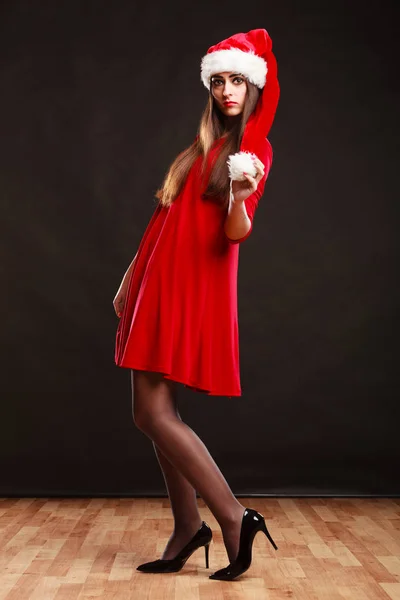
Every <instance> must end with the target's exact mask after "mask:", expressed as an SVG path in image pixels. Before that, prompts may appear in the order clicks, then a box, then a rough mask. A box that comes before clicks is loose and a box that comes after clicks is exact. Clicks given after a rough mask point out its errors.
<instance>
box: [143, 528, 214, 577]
mask: <svg viewBox="0 0 400 600" xmlns="http://www.w3.org/2000/svg"><path fill="white" fill-rule="evenodd" d="M211 540H212V531H211V529H210V527H209V526H208V525H207V523H206V522H205V521H202V523H201V527H200V528H199V529H198V530H197V531H196V533H195V534H194V536H193V537H192V539H191V540H190V541H189V542H188V543H187V544H186V546H184V547H183V548H182V550H181V551H180V552H178V554H177V555H176V556H175V557H174V558H159V559H157V560H152V561H151V562H147V563H143V564H142V565H139V566H138V567H136V570H137V571H144V572H145V573H174V572H176V571H180V570H181V569H182V567H183V565H184V564H185V562H186V561H187V559H188V558H189V556H190V555H191V554H193V552H195V550H197V549H198V548H201V546H204V550H205V558H206V568H207V569H208V566H209V565H208V553H209V550H210V543H211Z"/></svg>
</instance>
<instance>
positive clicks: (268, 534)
mask: <svg viewBox="0 0 400 600" xmlns="http://www.w3.org/2000/svg"><path fill="white" fill-rule="evenodd" d="M261 531H263V532H264V533H265V535H266V536H267V538H268V539H269V541H270V542H271V544H272V545H273V547H274V548H275V550H278V546H277V545H276V544H275V542H274V540H273V539H272V537H271V534H270V532H269V531H268V529H267V526H266V524H265V521H264V520H263V521H262V527H261Z"/></svg>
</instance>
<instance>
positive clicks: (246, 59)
mask: <svg viewBox="0 0 400 600" xmlns="http://www.w3.org/2000/svg"><path fill="white" fill-rule="evenodd" d="M222 71H236V72H238V73H242V74H243V75H245V77H247V79H248V80H249V81H250V83H254V85H256V86H257V87H259V88H263V87H264V85H265V82H266V78H267V72H268V67H267V63H266V62H265V60H264V59H263V58H262V57H261V56H258V55H257V54H255V53H254V52H253V50H249V51H248V52H245V51H244V50H240V48H229V49H227V50H216V51H215V52H210V53H209V54H206V55H205V56H203V58H202V59H201V80H202V82H203V83H204V85H205V86H206V88H207V89H210V77H211V76H212V75H214V73H219V72H222Z"/></svg>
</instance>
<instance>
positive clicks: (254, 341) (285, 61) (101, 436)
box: [0, 0, 400, 496]
mask: <svg viewBox="0 0 400 600" xmlns="http://www.w3.org/2000/svg"><path fill="white" fill-rule="evenodd" d="M394 6H395V3H394V2H393V3H390V2H379V4H376V3H374V4H372V5H371V7H369V6H368V5H367V4H366V3H361V2H344V1H339V2H338V1H329V2H313V3H312V2H301V3H300V2H293V1H292V2H290V1H286V2H276V1H274V2H265V0H263V1H261V0H259V1H254V0H253V2H252V3H251V5H250V4H243V3H239V2H236V3H232V2H226V3H222V4H221V3H219V4H218V3H211V2H209V3H207V2H197V3H196V2H195V3H187V4H181V3H171V2H168V3H167V2H165V3H160V2H156V3H155V2H151V3H150V2H142V3H140V4H139V3H135V2H132V1H129V2H128V1H127V0H123V1H117V2H113V3H111V2H108V1H107V2H106V1H96V2H92V3H87V2H74V1H68V2H67V1H58V2H54V1H51V2H50V1H39V2H27V1H25V2H23V1H21V0H14V1H12V2H11V1H10V2H3V4H2V8H1V11H2V13H1V31H0V33H1V35H0V47H1V95H0V102H1V110H0V122H1V165H0V169H1V171H0V175H1V182H0V192H1V209H2V210H1V212H2V217H1V236H0V252H1V275H2V293H1V295H0V302H1V313H2V317H3V318H2V340H1V341H2V344H1V350H2V355H1V365H2V377H1V426H0V427H1V429H0V456H1V459H0V460H1V462H0V472H1V478H0V493H1V494H2V495H7V496H10V495H34V496H40V495H45V496H50V495H70V494H71V495H80V494H85V495H86V494H87V495H98V494H99V495H106V494H111V495H112V494H116V495H118V496H122V495H125V494H126V495H141V494H143V495H147V494H148V495H152V494H154V495H157V494H161V495H165V494H166V491H165V486H164V481H163V478H162V475H161V471H160V469H159V466H158V463H157V460H156V457H155V455H154V453H153V449H152V445H151V443H150V440H149V439H148V438H147V437H146V436H145V435H144V434H143V433H142V432H140V431H139V430H138V429H137V428H136V427H135V425H134V423H133V421H132V416H131V390H130V373H129V370H126V369H120V368H118V367H116V366H115V364H114V341H115V332H116V328H117V324H118V318H117V317H116V315H115V313H114V309H113V306H112V301H113V298H114V296H115V293H116V291H117V289H118V286H119V284H120V281H121V278H122V276H123V274H124V272H125V270H126V269H127V267H128V265H129V263H130V262H131V260H132V258H133V256H134V255H135V253H136V251H137V248H138V245H139V242H140V239H141V236H142V235H143V232H144V230H145V228H146V225H147V223H148V221H149V219H150V217H151V215H152V213H153V211H154V208H155V200H154V193H155V191H156V189H157V188H158V187H159V185H160V183H161V181H162V178H163V176H164V174H165V172H166V170H167V168H168V166H169V164H170V163H171V162H172V160H173V159H174V158H175V156H176V155H177V153H178V152H180V151H181V150H183V149H184V148H185V147H186V146H188V145H189V144H190V143H191V142H192V140H193V138H194V136H195V134H196V133H197V126H198V123H199V119H200V115H201V112H202V110H203V108H204V106H205V103H206V101H207V90H206V88H205V87H204V86H203V84H202V83H201V81H200V60H201V57H202V56H203V55H204V54H205V53H206V51H207V49H208V47H209V46H211V45H212V44H215V43H216V42H218V41H220V40H222V39H224V38H226V37H228V36H230V35H232V34H233V33H237V32H239V31H243V32H245V31H248V30H249V29H253V28H257V27H265V28H266V29H267V30H268V32H269V33H270V35H271V37H272V39H273V43H274V51H275V54H276V56H277V60H278V69H279V79H280V84H281V100H280V104H279V107H278V112H277V116H276V120H275V123H274V126H273V128H272V130H271V134H270V137H269V139H270V141H271V143H272V146H273V148H274V163H273V167H272V169H271V172H270V176H269V179H268V182H267V185H266V189H265V193H264V196H263V198H262V199H261V201H260V204H259V208H258V211H257V214H256V218H255V221H254V230H253V233H252V235H251V236H250V238H249V239H248V240H247V241H246V242H245V243H244V244H243V245H242V246H241V249H240V266H239V281H238V286H239V288H238V289H239V323H240V342H241V350H240V356H241V378H242V388H243V396H242V397H241V398H236V399H228V398H225V397H212V396H206V395H205V394H200V393H198V392H194V391H190V390H188V389H184V388H183V387H180V388H179V402H180V411H181V414H182V417H183V418H184V420H185V421H186V422H187V423H188V424H189V425H190V426H191V427H192V428H193V429H194V430H195V431H196V432H197V433H198V435H199V436H200V437H201V438H202V439H203V441H204V442H205V443H206V445H207V447H208V449H209V450H210V452H211V454H212V455H213V457H214V458H215V459H216V461H217V463H218V465H219V466H220V468H221V469H222V471H223V472H224V475H225V476H226V478H227V480H228V482H229V484H230V485H231V487H232V489H233V491H234V493H235V494H237V495H240V494H246V495H251V494H261V495H264V494H265V495H269V494H272V495H297V496H300V495H303V494H304V495H331V494H332V495H340V494H345V495H351V494H355V495H364V494H365V495H371V494H372V495H375V494H376V495H381V494H382V495H392V494H394V495H397V494H399V493H400V478H399V477H398V465H399V458H400V456H399V454H400V452H399V433H398V431H399V422H400V419H399V412H400V410H399V390H398V378H399V375H398V362H399V361H398V354H397V345H398V339H399V331H398V329H397V327H396V322H395V316H396V313H397V312H398V310H397V309H398V300H399V290H398V286H397V285H396V283H397V277H396V275H397V270H398V261H397V256H398V244H397V237H398V223H397V222H396V217H397V214H396V213H397V211H396V210H395V209H397V202H398V184H397V182H398V174H399V142H398V135H399V132H398V128H397V127H396V125H397V123H396V121H397V114H398V106H399V87H398V81H399V78H398V61H397V45H398V40H397V38H396V40H395V27H396V23H397V22H398V20H397V15H395V11H394ZM395 202H396V204H395ZM396 359H397V360H396Z"/></svg>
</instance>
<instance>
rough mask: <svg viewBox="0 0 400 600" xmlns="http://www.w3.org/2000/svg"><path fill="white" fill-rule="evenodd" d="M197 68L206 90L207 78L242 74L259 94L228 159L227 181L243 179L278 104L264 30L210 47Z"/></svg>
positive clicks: (273, 66) (274, 68) (272, 60)
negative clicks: (238, 147)
mask: <svg viewBox="0 0 400 600" xmlns="http://www.w3.org/2000/svg"><path fill="white" fill-rule="evenodd" d="M200 68H201V80H202V82H203V84H204V85H205V87H206V88H207V89H208V90H209V89H210V86H211V82H210V78H211V76H212V75H213V74H215V73H220V72H222V71H235V72H238V73H242V75H244V76H245V77H246V78H247V79H248V81H250V82H251V83H254V85H256V86H257V87H258V88H260V89H261V90H262V93H261V96H260V98H259V100H258V103H257V106H256V108H255V110H254V111H253V112H252V114H251V115H250V117H249V119H248V121H247V123H246V127H245V131H244V134H243V138H242V142H241V145H240V152H238V153H236V154H233V155H231V156H230V157H229V162H228V165H229V175H230V177H231V179H245V177H244V176H243V175H242V172H243V171H245V170H247V169H248V168H249V161H248V159H249V152H250V153H252V154H256V150H257V148H258V147H259V146H260V143H262V142H263V141H265V138H266V137H267V135H268V133H269V130H270V128H271V125H272V123H273V120H274V117H275V112H276V108H277V105H278V100H279V83H278V76H277V64H276V59H275V56H274V54H273V52H272V40H271V38H270V36H269V34H268V32H267V31H266V30H265V29H252V30H250V31H248V32H247V33H236V34H234V35H232V36H230V37H229V38H227V39H225V40H222V41H221V42H218V44H215V45H213V46H211V47H210V48H209V49H208V50H207V53H206V54H205V56H203V58H202V59H201V65H200ZM242 165H243V166H242Z"/></svg>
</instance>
